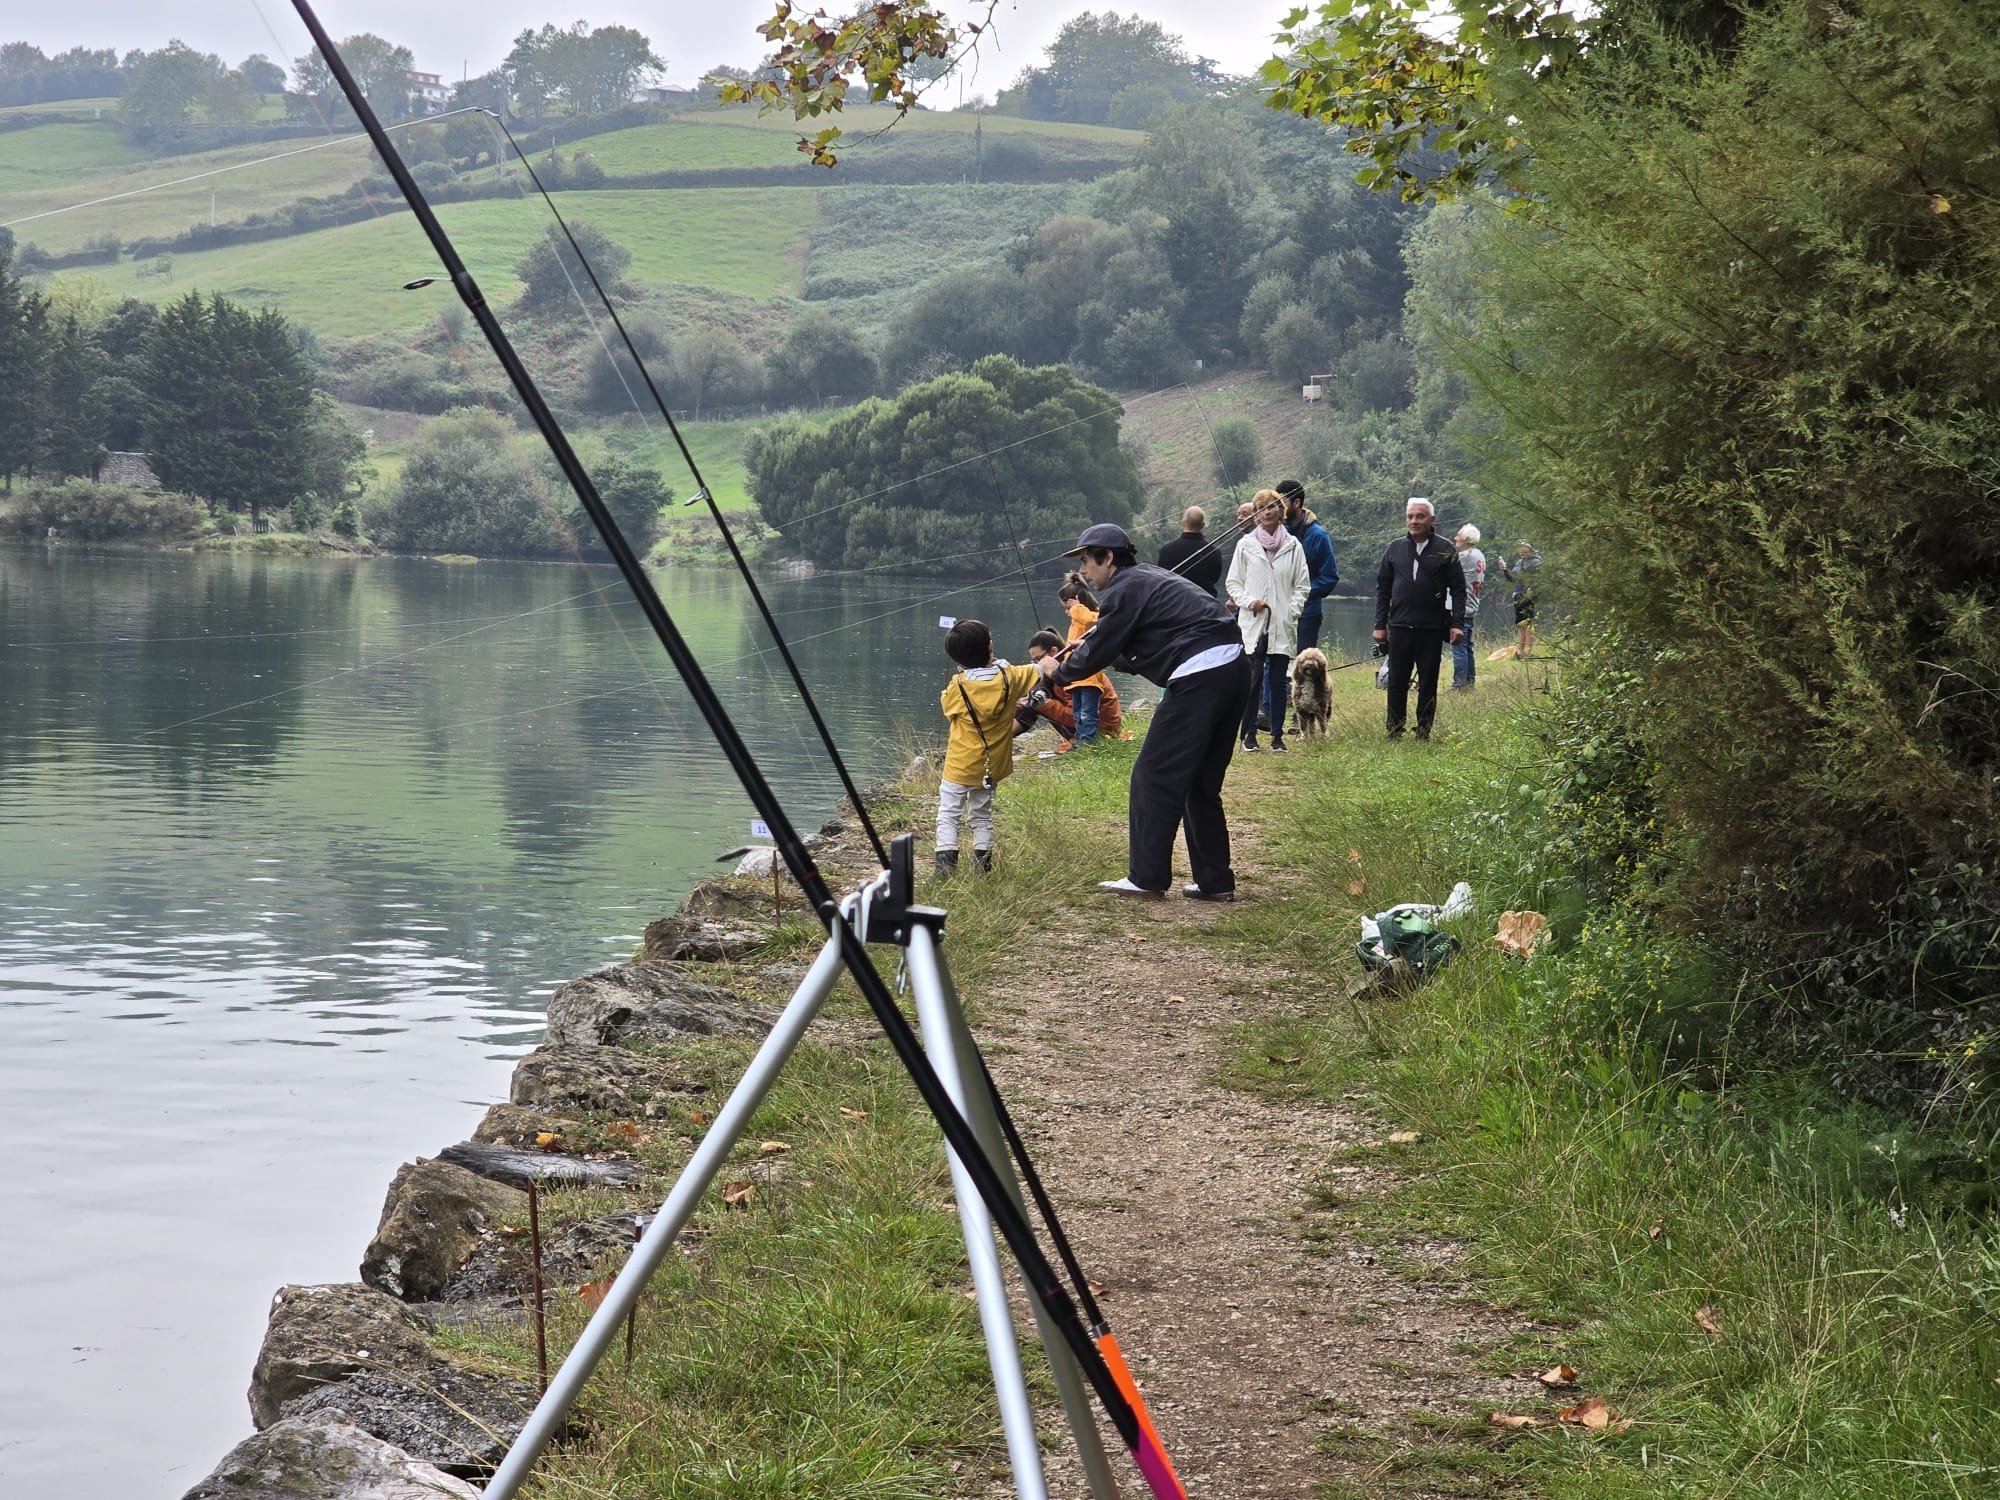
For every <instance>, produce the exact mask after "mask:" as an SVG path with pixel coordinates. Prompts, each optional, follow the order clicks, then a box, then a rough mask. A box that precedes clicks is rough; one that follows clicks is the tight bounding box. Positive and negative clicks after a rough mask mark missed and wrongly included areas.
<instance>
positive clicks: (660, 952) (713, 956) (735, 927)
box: [639, 916, 771, 963]
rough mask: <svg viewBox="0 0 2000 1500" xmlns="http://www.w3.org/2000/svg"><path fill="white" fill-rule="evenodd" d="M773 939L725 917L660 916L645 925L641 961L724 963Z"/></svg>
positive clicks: (755, 928)
mask: <svg viewBox="0 0 2000 1500" xmlns="http://www.w3.org/2000/svg"><path fill="white" fill-rule="evenodd" d="M770 940H771V934H770V932H769V931H768V930H767V929H765V928H763V927H758V926H754V925H752V924H751V923H749V922H741V921H732V920H730V919H728V918H725V917H694V916H678V917H661V918H660V919H659V920H658V921H657V922H650V923H648V924H647V926H646V936H645V940H644V942H643V943H642V944H641V945H640V948H639V961H640V962H641V963H665V962H668V961H670V960H682V961H685V960H692V961H694V962H697V963H722V962H724V961H725V960H728V959H733V958H742V957H744V956H745V955H746V954H750V953H755V952H756V951H757V950H758V949H759V948H761V947H763V946H764V945H765V944H766V943H768V942H769V941H770Z"/></svg>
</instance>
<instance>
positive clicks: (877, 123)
mask: <svg viewBox="0 0 2000 1500" xmlns="http://www.w3.org/2000/svg"><path fill="white" fill-rule="evenodd" d="M676 118H677V122H681V123H686V124H688V125H699V126H706V127H711V128H712V127H717V126H721V127H740V128H746V129H750V130H758V131H765V132H769V133H772V134H776V135H782V136H784V137H785V138H787V139H788V140H790V139H796V138H797V137H798V135H799V134H800V133H801V132H800V125H799V122H798V121H796V120H793V119H792V118H791V117H790V116H788V115H782V114H772V115H759V114H758V113H757V112H756V111H755V110H754V109H752V108H750V107H749V106H744V107H742V108H740V109H733V108H732V109H720V110H714V111H708V112H700V113H691V114H687V115H681V116H678V117H676ZM835 123H836V124H838V125H839V126H840V131H841V135H842V137H843V140H842V143H841V146H840V147H838V148H836V149H841V150H844V149H846V147H847V146H850V145H854V144H858V143H860V142H861V141H862V140H863V139H864V138H865V137H867V136H870V135H873V134H875V133H876V132H878V131H881V130H885V129H886V130H888V131H889V132H890V135H891V136H892V137H893V136H894V135H897V134H908V135H933V134H935V135H971V134H972V133H973V131H974V130H975V129H977V130H980V131H982V132H983V133H984V134H986V135H1034V136H1043V137H1047V138H1050V139H1059V140H1073V141H1090V142H1093V143H1095V144H1100V145H1112V146H1129V147H1130V148H1131V149H1132V150H1134V151H1136V150H1138V149H1139V147H1140V146H1142V145H1144V144H1145V141H1146V132H1145V131H1143V130H1120V129H1118V128H1117V127H1115V126H1111V125H1070V124H1066V123H1063V122H1061V121H1058V120H1023V119H1017V118H1014V117H1012V116H1009V115H996V114H992V113H990V112H989V113H987V114H983V115H974V114H969V113H968V114H959V113H958V112H956V111H955V110H928V109H920V110H917V111H915V112H914V113H912V114H909V115H905V116H904V117H903V118H902V120H901V121H898V120H897V119H896V112H895V110H893V109H891V108H889V107H888V106H886V105H872V104H857V105H850V106H848V107H847V108H846V109H843V110H842V111H841V112H840V115H839V116H838V118H837V119H836V121H835ZM794 154H796V153H794Z"/></svg>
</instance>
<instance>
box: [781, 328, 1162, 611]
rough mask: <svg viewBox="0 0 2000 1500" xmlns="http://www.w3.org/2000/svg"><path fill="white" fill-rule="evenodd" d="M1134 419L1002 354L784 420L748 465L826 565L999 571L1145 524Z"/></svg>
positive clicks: (1099, 395) (1072, 382)
mask: <svg viewBox="0 0 2000 1500" xmlns="http://www.w3.org/2000/svg"><path fill="white" fill-rule="evenodd" d="M1120 412H1121V408H1120V407H1119V405H1118V402H1117V401H1116V400H1115V399H1114V398H1113V397H1112V396H1111V395H1110V394H1109V393H1108V392H1105V391H1103V390H1100V389H1098V388H1097V387H1095V386H1091V385H1087V384H1085V383H1084V382H1082V381H1080V380H1078V379H1077V378H1076V376H1075V375H1074V374H1073V373H1072V372H1071V371H1070V370H1068V369H1067V368H1065V367H1062V366H1044V367H1039V368H1035V367H1029V366H1024V365H1021V364H1018V363H1016V362H1015V361H1014V360H1011V359H1007V358H1005V357H1003V356H999V355H993V356H989V357H988V358H985V359H982V360H980V361H978V362H977V363H976V364H974V365H973V367H972V368H971V369H970V370H969V371H966V372H964V373H962V374H953V375H945V376H941V377H939V378H938V379H935V380H930V381H926V382H924V383H923V384H921V385H916V386H912V387H911V388H910V389H908V390H906V391H904V392H903V394H902V395H901V396H900V397H898V398H897V399H896V400H894V401H870V402H866V403H864V404H863V405H861V406H859V407H856V408H855V409H854V410H853V411H851V412H846V413H843V414H842V415H841V416H839V417H836V418H835V419H834V420H833V421H831V422H828V423H826V424H825V425H823V426H812V425H808V424H806V423H803V422H786V423H781V424H779V425H777V426H776V427H773V428H771V429H769V430H768V431H766V432H763V433H760V434H758V435H756V436H755V437H753V439H752V440H751V442H750V443H749V444H748V445H746V448H745V451H744V461H745V464H746V466H747V467H748V469H749V471H750V485H751V492H752V494H753V495H754V496H755V497H756V500H757V506H758V509H759V510H760V511H761V512H762V514H763V516H764V519H765V520H766V521H768V522H769V523H770V524H771V525H772V526H774V527H776V528H777V529H778V530H779V531H780V532H781V533H782V534H783V535H784V537H785V540H786V542H787V544H788V545H789V546H791V547H794V548H797V549H798V550H799V551H800V552H802V553H803V554H804V555H805V556H807V557H809V558H811V559H812V560H813V561H814V562H817V563H820V564H821V565H823V566H826V567H869V566H873V565H875V564H879V563H896V562H901V563H905V564H907V565H909V566H910V567H911V568H912V569H922V570H928V571H938V570H945V571H957V572H970V571H991V570H993V569H995V568H998V567H1007V566H1010V565H1016V564H1018V563H1019V562H1020V561H1021V553H1020V552H1019V551H1018V550H1017V547H1016V543H1017V542H1018V543H1022V544H1025V545H1027V546H1028V547H1029V549H1030V553H1031V555H1040V554H1039V553H1038V552H1036V551H1035V549H1036V548H1043V549H1046V548H1047V547H1048V544H1050V543H1051V542H1054V541H1056V540H1057V539H1061V540H1062V541H1063V544H1064V545H1067V544H1068V541H1069V540H1070V539H1071V538H1073V537H1074V536H1075V534H1076V533H1077V532H1078V531H1079V530H1080V529H1081V528H1082V527H1083V526H1085V525H1087V524H1089V523H1090V522H1092V521H1121V522H1122V521H1126V520H1129V519H1130V518H1131V515H1132V513H1133V511H1134V510H1135V509H1136V508H1137V506H1138V505H1139V503H1140V501H1141V498H1142V496H1141V491H1140V487H1139V477H1138V473H1137V471H1136V470H1135V469H1134V468H1133V466H1132V460H1131V457H1130V456H1129V455H1128V454H1127V453H1126V452H1125V451H1124V449H1123V448H1122V447H1121V446H1120V445H1119V441H1118V420H1119V415H1120Z"/></svg>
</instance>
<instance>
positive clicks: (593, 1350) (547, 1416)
mask: <svg viewBox="0 0 2000 1500" xmlns="http://www.w3.org/2000/svg"><path fill="white" fill-rule="evenodd" d="M840 974H841V957H840V936H839V933H838V932H835V933H833V934H832V935H830V936H829V937H828V938H827V942H826V946H825V947H824V948H822V949H820V953H819V957H818V958H817V959H815V960H814V961H813V966H812V968H810V969H809V970H807V971H806V977H805V978H804V979H801V980H800V981H799V987H798V989H797V990H796V991H795V992H794V993H793V995H792V998H791V999H790V1000H789V1001H787V1002H786V1004H785V1008H784V1010H783V1011H782V1012H781V1013H780V1014H779V1016H778V1024H777V1025H775V1026H773V1027H772V1028H771V1034H770V1035H769V1036H767V1037H765V1038H764V1045H763V1046H761V1047H759V1048H758V1049H757V1055H756V1056H755V1057H753V1058H752V1059H751V1060H750V1066H749V1067H748V1068H746V1069H744V1071H743V1077H742V1078H741V1079H739V1080H738V1081H737V1084H736V1087H735V1088H734V1089H733V1090H732V1091H731V1092H730V1095H729V1098H728V1099H727V1100H725V1101H724V1102H723V1105H722V1108H721V1109H719V1110H717V1111H716V1112H715V1122H714V1123H713V1124H712V1125H710V1126H709V1127H708V1133H707V1134H706V1135H704V1136H703V1137H702V1138H701V1144H700V1145H699V1146H697V1147H695V1150H694V1155H693V1156H691V1157H689V1158H688V1164H687V1165H686V1166H685V1167H683V1168H682V1169H681V1175H680V1177H679V1178H678V1179H677V1180H676V1181H675V1183H674V1186H673V1191H672V1192H670V1193H668V1194H667V1201H666V1202H665V1203H664V1204H662V1205H661V1207H660V1212H659V1215H658V1217H656V1218H655V1219H654V1220H653V1222H652V1224H651V1225H650V1226H648V1228H647V1230H646V1232H645V1234H644V1235H643V1236H641V1237H640V1240H639V1243H638V1244H637V1245H636V1246H634V1247H633V1250H632V1257H631V1259H630V1260H628V1261H626V1263H625V1269H624V1270H622V1271H620V1272H619V1273H618V1277H617V1279H616V1280H615V1281H613V1282H612V1283H611V1289H610V1290H609V1291H607V1292H606V1293H605V1294H604V1300H603V1301H602V1302H600V1303H599V1304H598V1306H597V1311H596V1312H595V1313H593V1314H592V1315H591V1318H590V1321H589V1323H587V1324H585V1325H584V1330H583V1334H582V1336H581V1337H579V1338H578V1339H577V1341H576V1347H575V1348H574V1349H572V1350H570V1353H569V1358H568V1359H566V1360H564V1361H563V1364H562V1368H561V1369H559V1370H558V1371H556V1374H555V1378H554V1379H553V1380H551V1381H550V1382H549V1388H548V1392H547V1394H545V1395H544V1396H543V1397H542V1399H541V1400H540V1401H539V1402H537V1403H536V1405H535V1409H534V1411H533V1412H531V1413H530V1414H529V1416H528V1420H527V1422H526V1423H525V1424H523V1426H522V1428H521V1435H520V1436H519V1437H517V1438H516V1439H514V1446H513V1447H512V1448H510V1449H509V1450H508V1452H507V1457H506V1458H505V1459H503V1460H502V1461H501V1464H500V1467H499V1468H498V1469H497V1470H495V1471H494V1475H493V1477H492V1479H490V1480H488V1481H487V1484H486V1488H485V1490H484V1491H483V1492H482V1494H483V1495H484V1497H485V1500H512V1497H513V1496H514V1495H515V1494H516V1493H517V1492H518V1491H519V1490H520V1488H521V1485H522V1484H523V1483H524V1482H525V1481H526V1479H527V1477H528V1474H529V1472H530V1471H531V1470H532V1469H533V1468H534V1466H535V1460H536V1459H537V1458H538V1457H540V1456H541V1452H542V1449H543V1448H545V1447H546V1446H548V1442H549V1440H550V1439H551V1438H552V1437H554V1436H555V1435H556V1432H557V1431H558V1430H559V1429H560V1428H561V1427H562V1424H563V1419H564V1417H565V1416H566V1415H567V1414H568V1412H569V1409H570V1407H571V1406H573V1405H574V1404H575V1402H576V1398H577V1397H578V1396H580V1395H582V1394H583V1387H584V1385H585V1384H586V1383H587V1382H588V1381H589V1379H590V1376H591V1372H592V1371H593V1370H595V1369H596V1368H597V1363H598V1361H599V1360H601V1359H603V1358H604V1355H605V1353H606V1351H607V1350H609V1349H610V1347H611V1341H612V1340H613V1339H615V1338H616V1337H617V1336H618V1334H619V1331H620V1326H621V1325H622V1324H623V1323H624V1321H625V1317H626V1314H628V1313H629V1312H631V1311H632V1309H633V1308H635V1307H637V1306H638V1305H639V1294H640V1293H641V1292H642V1291H644V1290H645V1288H646V1283H647V1281H648V1280H650V1279H651V1278H652V1275H653V1272H654V1271H656V1270H657V1269H659V1265H660V1262H661V1261H662V1260H664V1259H666V1255H667V1252H668V1250H670V1249H671V1248H672V1247H673V1243H674V1236H675V1235H677V1234H679V1233H680V1232H681V1230H682V1229H683V1228H684V1227H685V1226H686V1224H687V1221H688V1220H689V1219H691V1218H693V1217H694V1211H695V1206H696V1204H698V1203H699V1202H700V1201H701V1195H702V1193H703V1192H705V1191H706V1190H707V1188H708V1185H709V1183H710V1182H712V1181H714V1179H715V1174H716V1172H717V1171H718V1170H720V1169H721V1166H722V1163H723V1161H724V1159H725V1158H727V1157H728V1155H729V1153H730V1151H731V1149H732V1148H734V1146H735V1145H736V1142H737V1140H738V1139H739V1138H740V1137H741V1136H742V1134H743V1131H744V1128H745V1127H746V1126H747V1125H749V1123H750V1117H751V1116H752V1115H753V1114H755V1113H756V1112H757V1107H758V1106H759V1105H760V1104H762V1103H763V1102H764V1096H765V1095H766V1094H768V1093H769V1092H770V1091H771V1085H772V1084H773V1083H775V1082H777V1078H778V1074H779V1072H780V1071H781V1070H782V1069H783V1068H784V1066H785V1062H786V1060H787V1059H789V1058H790V1057H791V1055H792V1053H793V1051H795V1050H796V1049H797V1047H798V1045H799V1041H800V1039H801V1038H802V1037H803V1036H804V1035H805V1032H806V1027H807V1026H809V1025H811V1024H812V1018H813V1017H814V1016H815V1015H817V1014H818V1013H819V1008H820V1006H821V1005H822V1004H824V1003H825V1001H826V997H827V996H828V995H829V994H830V993H832V990H833V985H834V981H835V980H836V979H838V978H839V977H840ZM974 1201H975V1202H976V1201H977V1200H976V1199H975V1200H974ZM989 1243H990V1240H989Z"/></svg>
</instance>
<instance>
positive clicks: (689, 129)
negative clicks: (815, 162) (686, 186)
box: [574, 120, 802, 177]
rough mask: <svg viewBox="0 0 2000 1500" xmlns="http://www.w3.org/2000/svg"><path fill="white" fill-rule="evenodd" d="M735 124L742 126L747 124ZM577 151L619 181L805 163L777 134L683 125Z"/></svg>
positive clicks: (616, 135) (615, 136)
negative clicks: (650, 174) (648, 174)
mask: <svg viewBox="0 0 2000 1500" xmlns="http://www.w3.org/2000/svg"><path fill="white" fill-rule="evenodd" d="M736 123H737V124H738V125H739V126H740V125H741V124H743V123H745V122H740V121H739V122H736ZM574 149H578V150H583V151H588V152H589V153H590V155H591V157H592V158H593V159H594V160H595V161H596V162H597V164H598V165H599V166H600V167H602V168H604V170H605V171H606V172H608V173H610V174H611V175H612V176H614V177H626V176H635V175H638V174H640V173H643V172H699V171H703V170H707V169H712V168H723V167H788V166H792V165H794V164H796V163H797V162H799V161H800V160H801V159H802V158H801V157H800V155H799V152H798V150H797V148H796V147H795V146H794V145H793V144H792V142H791V141H789V140H788V139H786V138H785V137H784V136H782V135H780V134H778V133H777V132H776V131H771V130H750V129H741V128H738V129H730V128H728V127H726V126H721V125H708V124H700V125H697V124H691V123H687V122H683V121H679V120H675V121H670V122H667V123H664V124H659V125H639V126H635V127H633V128H632V129H630V130H613V131H611V132H609V133H607V134H605V135H593V136H586V137H584V138H583V139H582V140H580V141H577V142H575V143H574Z"/></svg>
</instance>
